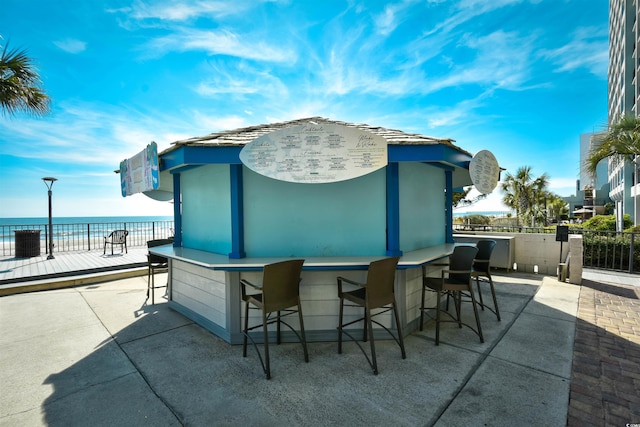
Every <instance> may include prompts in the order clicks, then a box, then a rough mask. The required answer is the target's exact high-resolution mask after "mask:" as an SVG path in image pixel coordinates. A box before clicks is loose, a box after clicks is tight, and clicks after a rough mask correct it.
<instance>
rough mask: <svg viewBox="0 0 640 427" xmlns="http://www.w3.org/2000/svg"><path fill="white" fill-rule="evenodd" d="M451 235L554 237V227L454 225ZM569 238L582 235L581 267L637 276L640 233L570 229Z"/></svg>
mask: <svg viewBox="0 0 640 427" xmlns="http://www.w3.org/2000/svg"><path fill="white" fill-rule="evenodd" d="M453 230H454V232H457V233H464V232H474V231H482V232H489V233H545V234H555V233H556V229H555V227H517V226H494V225H483V224H454V226H453ZM569 234H582V247H583V249H584V253H583V257H584V258H583V266H585V267H590V268H599V269H604V270H615V271H624V272H627V273H640V233H626V232H617V231H594V230H584V229H581V228H572V227H570V228H569Z"/></svg>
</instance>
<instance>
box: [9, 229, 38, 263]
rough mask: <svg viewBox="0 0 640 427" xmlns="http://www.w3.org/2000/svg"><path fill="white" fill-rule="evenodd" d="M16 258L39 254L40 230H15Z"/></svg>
mask: <svg viewBox="0 0 640 427" xmlns="http://www.w3.org/2000/svg"><path fill="white" fill-rule="evenodd" d="M14 233H16V258H30V257H34V256H38V255H40V230H16V231H14Z"/></svg>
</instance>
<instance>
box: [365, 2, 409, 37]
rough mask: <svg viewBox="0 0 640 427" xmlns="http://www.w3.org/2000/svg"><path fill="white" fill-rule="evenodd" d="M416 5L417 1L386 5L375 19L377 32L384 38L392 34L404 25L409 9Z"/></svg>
mask: <svg viewBox="0 0 640 427" xmlns="http://www.w3.org/2000/svg"><path fill="white" fill-rule="evenodd" d="M414 3H416V1H415V0H404V1H401V2H400V3H393V4H386V5H385V7H384V10H383V11H382V13H380V14H378V15H376V16H374V17H373V21H374V24H375V27H376V31H377V32H378V33H379V34H382V35H383V36H387V35H389V34H391V33H392V32H393V31H394V30H395V29H396V28H397V27H398V25H400V24H401V23H402V19H403V18H404V17H405V15H406V13H407V9H408V8H409V7H410V6H411V5H412V4H414Z"/></svg>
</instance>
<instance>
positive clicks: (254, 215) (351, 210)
mask: <svg viewBox="0 0 640 427" xmlns="http://www.w3.org/2000/svg"><path fill="white" fill-rule="evenodd" d="M243 177H244V220H245V221H244V226H245V246H244V249H245V252H246V254H247V257H257V256H282V257H297V256H301V257H304V256H359V255H374V256H384V255H385V251H386V232H385V228H386V202H385V182H386V173H385V169H381V170H379V171H376V172H374V173H371V174H369V175H365V176H362V177H359V178H356V179H351V180H348V181H342V182H335V183H328V184H297V183H291V182H284V181H277V180H275V179H271V178H267V177H264V176H262V175H259V174H257V173H255V172H253V171H251V170H250V169H248V168H246V167H245V168H244V169H243Z"/></svg>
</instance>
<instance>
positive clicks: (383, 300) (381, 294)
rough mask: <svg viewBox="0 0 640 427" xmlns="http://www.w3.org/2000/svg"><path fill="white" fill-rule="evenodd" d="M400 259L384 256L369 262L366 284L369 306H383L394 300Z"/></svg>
mask: <svg viewBox="0 0 640 427" xmlns="http://www.w3.org/2000/svg"><path fill="white" fill-rule="evenodd" d="M399 259H400V258H399V257H391V258H384V259H381V260H379V261H373V262H372V263H371V264H369V271H368V272H367V284H366V288H367V299H368V300H369V308H376V307H382V306H384V305H387V304H391V303H392V302H393V301H394V292H393V285H394V282H395V278H396V267H397V265H398V260H399Z"/></svg>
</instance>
